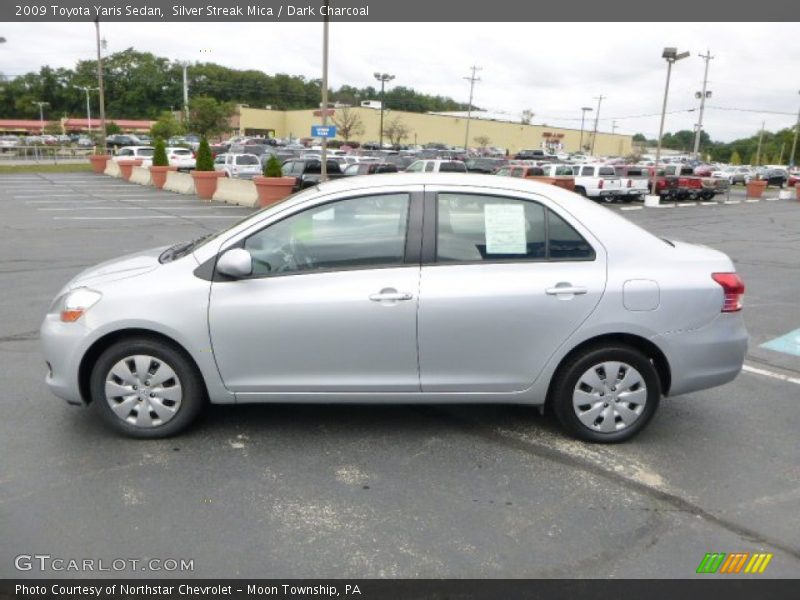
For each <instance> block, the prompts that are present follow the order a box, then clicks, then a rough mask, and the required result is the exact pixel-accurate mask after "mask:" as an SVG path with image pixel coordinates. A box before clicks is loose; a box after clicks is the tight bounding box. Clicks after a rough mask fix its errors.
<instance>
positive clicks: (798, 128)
mask: <svg viewBox="0 0 800 600" xmlns="http://www.w3.org/2000/svg"><path fill="white" fill-rule="evenodd" d="M797 93H798V94H800V92H797ZM798 132H800V110H798V111H797V123H796V124H795V126H794V139H792V154H791V155H790V156H789V166H790V167H793V166H794V164H795V163H794V151H795V150H796V149H797V134H798Z"/></svg>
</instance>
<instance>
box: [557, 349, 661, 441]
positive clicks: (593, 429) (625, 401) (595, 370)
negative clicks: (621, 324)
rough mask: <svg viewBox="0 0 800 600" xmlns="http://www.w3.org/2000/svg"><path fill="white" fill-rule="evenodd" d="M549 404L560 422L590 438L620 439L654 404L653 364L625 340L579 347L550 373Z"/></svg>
mask: <svg viewBox="0 0 800 600" xmlns="http://www.w3.org/2000/svg"><path fill="white" fill-rule="evenodd" d="M552 394H553V396H552V401H553V409H554V412H555V414H556V417H557V419H558V421H559V423H560V424H561V425H562V427H563V428H564V429H565V430H566V431H567V432H569V433H570V434H572V435H573V436H575V437H577V438H579V439H582V440H586V441H590V442H604V443H611V442H624V441H626V440H629V439H631V438H632V437H633V436H635V435H636V434H638V433H639V432H640V431H641V430H642V429H644V428H645V427H646V426H647V424H648V423H649V421H650V419H651V418H652V417H653V414H655V411H656V409H657V408H658V403H659V400H660V398H661V387H660V384H659V378H658V373H657V372H656V369H655V367H654V366H653V364H652V363H651V362H650V359H649V358H647V356H645V355H644V354H642V353H641V352H640V351H638V350H636V349H634V348H631V347H628V346H608V347H593V348H588V349H586V350H584V351H583V352H581V353H579V354H578V355H577V356H575V357H574V359H572V360H571V361H570V362H569V363H568V364H566V365H563V366H562V368H561V369H560V370H559V372H558V374H557V375H556V380H555V381H554V385H553V390H552Z"/></svg>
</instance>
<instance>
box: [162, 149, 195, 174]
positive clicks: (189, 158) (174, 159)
mask: <svg viewBox="0 0 800 600" xmlns="http://www.w3.org/2000/svg"><path fill="white" fill-rule="evenodd" d="M166 150H167V160H168V161H169V166H170V167H177V168H178V171H191V170H192V169H194V168H195V167H196V166H197V159H196V158H195V154H194V152H192V151H191V150H189V149H188V148H183V147H181V146H178V147H174V146H170V147H168V148H167V149H166Z"/></svg>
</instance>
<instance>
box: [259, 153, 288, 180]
mask: <svg viewBox="0 0 800 600" xmlns="http://www.w3.org/2000/svg"><path fill="white" fill-rule="evenodd" d="M263 174H264V177H282V176H283V171H282V170H281V161H279V160H278V157H277V156H275V155H274V154H271V155H270V157H269V159H268V160H267V162H266V164H265V165H264V171H263Z"/></svg>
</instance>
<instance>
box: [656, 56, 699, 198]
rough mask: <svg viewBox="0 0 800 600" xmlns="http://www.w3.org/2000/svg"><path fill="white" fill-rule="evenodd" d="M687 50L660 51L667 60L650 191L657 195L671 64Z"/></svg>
mask: <svg viewBox="0 0 800 600" xmlns="http://www.w3.org/2000/svg"><path fill="white" fill-rule="evenodd" d="M688 57H689V53H688V52H681V53H680V54H679V53H678V49H677V48H673V47H667V48H664V51H663V52H662V53H661V58H663V59H664V60H666V61H667V82H666V83H665V84H664V103H663V104H662V105H661V124H660V125H659V126H658V145H657V146H656V163H655V164H654V165H653V182H652V184H651V186H652V187H651V188H650V193H651V194H652V195H653V196H656V195H658V163H659V162H661V138H662V137H664V119H666V117H667V98H669V80H670V77H671V76H672V65H674V64H675V63H676V62H678V61H679V60H683V59H684V58H688Z"/></svg>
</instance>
